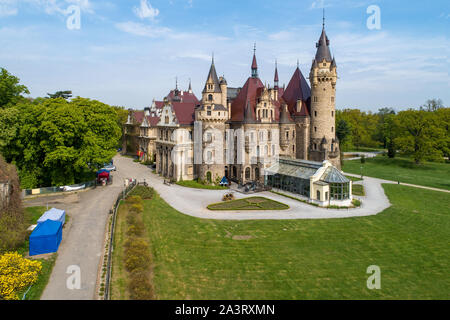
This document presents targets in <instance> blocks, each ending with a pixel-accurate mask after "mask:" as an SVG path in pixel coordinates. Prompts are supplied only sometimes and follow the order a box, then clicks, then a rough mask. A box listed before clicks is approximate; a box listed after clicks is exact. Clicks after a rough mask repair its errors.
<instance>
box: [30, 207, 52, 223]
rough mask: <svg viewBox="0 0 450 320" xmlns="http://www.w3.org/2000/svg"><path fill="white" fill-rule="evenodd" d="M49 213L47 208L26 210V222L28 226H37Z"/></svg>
mask: <svg viewBox="0 0 450 320" xmlns="http://www.w3.org/2000/svg"><path fill="white" fill-rule="evenodd" d="M45 211H47V207H28V208H25V221H26V222H27V223H28V224H30V225H31V224H37V221H38V219H39V218H40V217H41V216H42V215H43V214H44V212H45Z"/></svg>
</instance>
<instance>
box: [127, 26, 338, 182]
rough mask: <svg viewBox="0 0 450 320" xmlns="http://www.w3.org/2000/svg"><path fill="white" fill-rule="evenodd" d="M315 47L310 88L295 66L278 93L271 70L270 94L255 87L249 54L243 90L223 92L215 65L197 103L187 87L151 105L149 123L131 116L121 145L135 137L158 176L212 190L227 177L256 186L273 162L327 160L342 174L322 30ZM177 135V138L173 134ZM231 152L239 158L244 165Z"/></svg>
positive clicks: (332, 78)
mask: <svg viewBox="0 0 450 320" xmlns="http://www.w3.org/2000/svg"><path fill="white" fill-rule="evenodd" d="M316 47H317V53H316V56H315V58H314V59H313V62H312V66H311V70H310V74H309V79H310V84H308V82H307V81H306V79H305V78H304V76H303V75H302V73H301V71H300V69H299V67H298V66H297V68H296V70H295V72H294V74H293V76H292V78H291V80H290V82H289V84H288V86H287V88H285V87H283V88H280V87H279V79H278V70H277V67H275V77H274V83H273V86H270V85H267V84H266V85H264V84H263V83H262V82H261V80H260V79H259V77H258V65H257V61H256V54H255V53H254V54H253V61H252V65H251V75H250V77H249V78H248V79H247V81H246V82H245V84H244V85H243V86H242V87H240V88H231V87H228V84H227V81H226V80H225V78H224V77H218V76H217V72H216V67H215V62H214V58H213V59H212V63H211V67H210V70H209V73H208V76H207V77H206V81H205V86H204V89H203V91H202V97H201V100H200V101H198V100H197V99H196V98H195V96H194V95H193V93H192V89H191V87H189V90H188V91H184V92H183V91H179V90H178V89H177V88H176V89H175V90H172V91H171V92H170V94H169V95H168V96H167V97H166V98H165V99H164V102H155V101H153V104H152V107H151V108H149V112H150V115H146V114H144V115H143V116H142V117H143V118H142V119H141V120H140V119H137V118H139V117H140V116H137V115H136V114H134V115H133V116H130V119H129V123H127V125H126V126H125V127H126V136H127V137H128V140H126V141H128V142H127V145H128V146H129V145H133V143H131V142H134V141H135V140H134V138H133V137H134V136H138V139H137V141H138V142H137V149H138V150H136V151H141V152H142V153H140V154H145V155H146V157H147V158H148V157H149V158H153V159H155V160H156V164H157V171H158V173H160V174H161V175H163V176H164V177H166V178H169V179H172V180H181V179H183V180H191V179H200V180H203V181H208V182H210V183H217V182H218V181H220V180H221V179H222V178H223V177H224V176H226V177H227V178H228V179H229V180H232V181H235V182H238V183H246V182H250V181H257V182H261V183H262V182H263V181H264V173H263V172H264V170H265V169H267V168H268V167H270V166H271V165H273V159H274V158H278V157H279V156H281V157H284V158H291V159H304V160H312V161H317V162H323V161H324V160H328V161H329V162H330V163H331V164H333V165H334V166H335V167H337V168H340V158H339V156H340V151H339V142H338V140H337V138H336V128H335V126H336V125H335V121H336V120H335V105H336V83H337V67H336V61H335V59H334V58H332V57H331V53H330V49H329V40H328V38H327V36H326V33H325V28H324V29H323V30H322V34H321V36H320V39H319V41H318V43H317V45H316ZM152 117H153V118H152ZM152 119H153V120H152ZM155 119H156V120H155ZM136 125H138V126H139V128H140V129H139V130H137V131H138V133H136V129H133V127H136ZM180 129H183V130H181V131H182V132H184V133H183V134H179V133H177V132H178V131H180ZM230 134H232V136H229V139H226V138H227V135H230ZM194 137H196V139H194ZM130 141H131V142H130ZM195 141H201V142H199V143H196V142H195ZM124 146H125V143H124ZM236 150H240V151H242V159H238V155H237V153H236V152H235V151H236ZM232 151H233V152H234V153H233V152H232ZM133 152H134V150H133ZM268 158H269V159H268ZM181 160H182V161H181ZM239 160H240V161H239ZM180 161H181V162H180ZM183 161H184V162H183ZM181 163H183V164H181Z"/></svg>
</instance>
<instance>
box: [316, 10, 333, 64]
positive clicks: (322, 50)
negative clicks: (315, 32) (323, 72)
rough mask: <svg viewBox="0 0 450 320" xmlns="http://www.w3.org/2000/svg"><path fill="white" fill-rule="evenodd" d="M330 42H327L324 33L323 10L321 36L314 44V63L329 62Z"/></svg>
mask: <svg viewBox="0 0 450 320" xmlns="http://www.w3.org/2000/svg"><path fill="white" fill-rule="evenodd" d="M329 45H330V40H328V37H327V34H326V32H325V9H324V10H323V22H322V34H321V35H320V38H319V41H318V42H317V43H316V48H317V52H316V59H315V60H316V61H317V62H319V63H320V62H322V61H323V59H325V61H327V62H331V61H332V59H331V52H330V48H329Z"/></svg>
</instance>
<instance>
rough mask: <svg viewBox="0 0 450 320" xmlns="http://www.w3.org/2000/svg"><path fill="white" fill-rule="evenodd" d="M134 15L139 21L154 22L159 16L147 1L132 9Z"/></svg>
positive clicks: (144, 0) (142, 1) (143, 0)
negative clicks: (148, 20)
mask: <svg viewBox="0 0 450 320" xmlns="http://www.w3.org/2000/svg"><path fill="white" fill-rule="evenodd" d="M133 11H134V13H135V14H136V16H138V17H139V18H141V19H146V18H148V19H150V20H152V21H153V20H155V18H156V17H157V16H158V15H159V10H158V9H156V8H153V7H152V5H151V4H150V3H147V0H141V6H140V7H139V8H138V7H134V8H133Z"/></svg>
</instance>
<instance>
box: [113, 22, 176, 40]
mask: <svg viewBox="0 0 450 320" xmlns="http://www.w3.org/2000/svg"><path fill="white" fill-rule="evenodd" d="M116 27H117V28H118V29H119V30H121V31H124V32H127V33H131V34H134V35H137V36H143V37H149V38H159V37H163V36H166V35H168V34H169V33H170V32H171V30H170V29H169V28H165V27H153V26H147V25H144V24H142V23H136V22H132V21H129V22H121V23H117V24H116Z"/></svg>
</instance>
